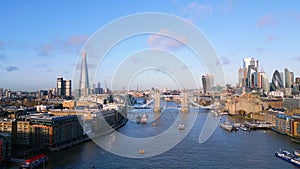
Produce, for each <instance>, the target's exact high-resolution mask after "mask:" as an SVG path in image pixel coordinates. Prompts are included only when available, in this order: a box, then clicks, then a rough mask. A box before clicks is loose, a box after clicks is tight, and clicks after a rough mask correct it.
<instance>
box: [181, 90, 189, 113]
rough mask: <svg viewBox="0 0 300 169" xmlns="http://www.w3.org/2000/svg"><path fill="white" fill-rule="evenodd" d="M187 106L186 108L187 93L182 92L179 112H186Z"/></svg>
mask: <svg viewBox="0 0 300 169" xmlns="http://www.w3.org/2000/svg"><path fill="white" fill-rule="evenodd" d="M188 111H189V106H188V93H187V91H186V90H183V92H182V98H181V112H184V113H186V112H188Z"/></svg>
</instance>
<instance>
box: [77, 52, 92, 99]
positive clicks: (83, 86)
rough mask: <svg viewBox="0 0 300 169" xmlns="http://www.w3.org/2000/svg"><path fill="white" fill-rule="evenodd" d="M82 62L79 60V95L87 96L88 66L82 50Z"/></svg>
mask: <svg viewBox="0 0 300 169" xmlns="http://www.w3.org/2000/svg"><path fill="white" fill-rule="evenodd" d="M81 56H82V62H81V71H80V81H79V89H80V93H79V96H88V95H89V86H90V85H89V73H88V66H87V61H86V53H85V51H83V52H82V54H81Z"/></svg>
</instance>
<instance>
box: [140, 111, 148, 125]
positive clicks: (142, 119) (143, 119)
mask: <svg viewBox="0 0 300 169" xmlns="http://www.w3.org/2000/svg"><path fill="white" fill-rule="evenodd" d="M147 121H148V115H147V114H144V113H143V114H142V116H141V123H142V124H146V123H147Z"/></svg>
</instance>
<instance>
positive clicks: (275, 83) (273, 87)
mask: <svg viewBox="0 0 300 169" xmlns="http://www.w3.org/2000/svg"><path fill="white" fill-rule="evenodd" d="M281 77H282V76H281V75H280V73H279V72H278V70H275V72H274V73H273V77H272V82H271V84H270V91H277V90H281V89H283V81H282V78H281Z"/></svg>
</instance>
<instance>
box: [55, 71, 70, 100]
mask: <svg viewBox="0 0 300 169" xmlns="http://www.w3.org/2000/svg"><path fill="white" fill-rule="evenodd" d="M71 91H72V82H71V80H64V79H63V77H62V76H59V77H57V83H56V94H57V95H59V96H72V94H71Z"/></svg>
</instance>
